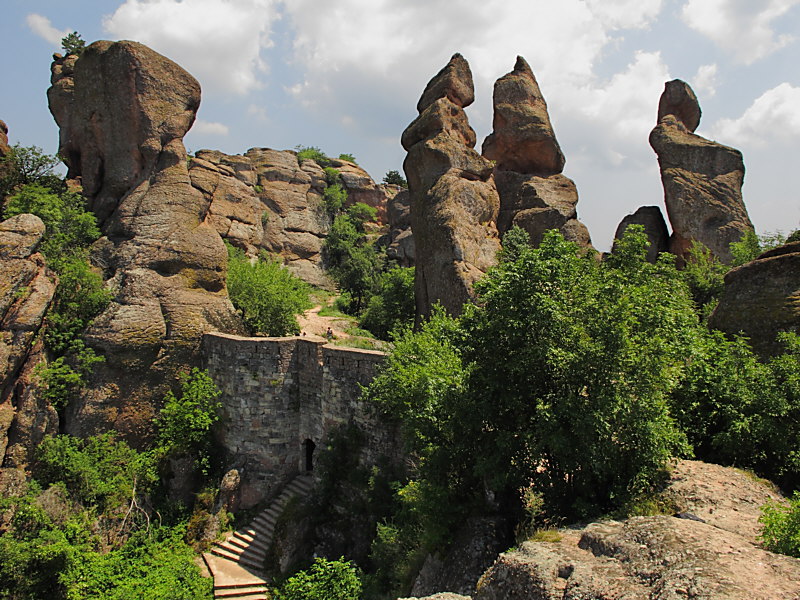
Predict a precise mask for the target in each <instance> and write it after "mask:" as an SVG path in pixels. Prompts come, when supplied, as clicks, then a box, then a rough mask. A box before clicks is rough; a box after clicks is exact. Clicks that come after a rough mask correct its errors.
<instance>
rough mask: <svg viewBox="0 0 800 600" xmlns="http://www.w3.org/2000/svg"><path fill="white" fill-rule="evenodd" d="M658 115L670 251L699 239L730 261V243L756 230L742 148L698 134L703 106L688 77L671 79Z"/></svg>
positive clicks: (655, 139) (656, 135)
mask: <svg viewBox="0 0 800 600" xmlns="http://www.w3.org/2000/svg"><path fill="white" fill-rule="evenodd" d="M658 114H659V118H658V124H657V125H656V127H655V128H654V129H653V131H652V132H651V133H650V145H651V146H652V147H653V150H655V152H656V154H657V155H658V164H659V167H660V168H661V182H662V184H663V186H664V202H665V203H666V206H667V214H668V215H669V220H670V223H671V225H672V239H671V242H670V250H671V251H672V252H673V253H675V254H676V255H677V256H679V257H681V258H683V257H685V256H686V254H687V252H688V250H689V248H690V247H691V244H692V241H698V242H701V243H702V244H704V245H705V246H707V247H708V248H709V249H710V250H711V251H712V252H713V253H714V254H715V255H716V256H717V257H719V259H720V260H721V261H722V262H724V263H729V262H730V261H731V258H732V257H731V252H730V244H731V243H732V242H738V241H739V240H741V238H742V236H743V235H744V234H745V233H746V232H747V231H752V230H753V225H752V223H751V222H750V217H749V216H748V215H747V209H746V208H745V206H744V201H743V199H742V182H743V181H744V162H743V160H742V153H741V152H739V151H738V150H736V149H734V148H729V147H728V146H723V145H722V144H718V143H716V142H711V141H709V140H707V139H705V138H702V137H700V136H698V135H696V134H694V133H692V132H693V131H694V130H695V128H696V127H697V124H698V123H699V120H700V106H699V104H698V103H697V99H696V98H695V96H694V92H692V90H691V88H690V87H689V86H688V85H687V84H686V83H684V82H683V81H680V80H675V81H670V82H668V83H667V84H666V86H665V90H664V93H663V94H662V95H661V101H660V102H659V112H658Z"/></svg>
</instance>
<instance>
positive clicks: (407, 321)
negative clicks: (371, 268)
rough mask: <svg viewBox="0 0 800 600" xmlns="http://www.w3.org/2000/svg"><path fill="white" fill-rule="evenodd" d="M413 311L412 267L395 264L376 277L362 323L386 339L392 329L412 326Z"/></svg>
mask: <svg viewBox="0 0 800 600" xmlns="http://www.w3.org/2000/svg"><path fill="white" fill-rule="evenodd" d="M414 311H415V302H414V267H410V268H403V267H395V268H393V269H391V270H389V271H386V272H384V273H381V275H380V276H379V278H378V283H377V286H376V290H375V293H374V294H373V295H372V296H371V297H370V299H369V302H368V303H367V309H366V310H365V311H364V314H363V315H362V316H361V326H362V327H363V328H364V329H367V330H369V331H371V332H372V333H373V334H375V335H376V336H377V337H379V338H380V339H382V340H385V339H388V337H389V333H390V332H391V331H393V330H395V329H397V328H399V327H402V326H406V325H411V324H412V323H413V322H414Z"/></svg>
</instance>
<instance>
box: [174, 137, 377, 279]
mask: <svg viewBox="0 0 800 600" xmlns="http://www.w3.org/2000/svg"><path fill="white" fill-rule="evenodd" d="M337 162H338V163H341V164H342V165H346V166H347V168H346V170H347V172H348V180H349V181H350V184H351V185H352V186H353V189H354V190H360V193H361V195H360V196H359V197H360V198H361V200H359V201H365V202H370V203H373V204H383V205H384V206H385V197H383V196H382V197H383V198H384V200H383V201H382V202H381V201H380V200H378V199H377V195H378V194H380V188H379V186H376V185H375V184H374V183H372V179H369V175H367V174H366V172H364V171H363V170H361V169H360V168H359V167H357V166H356V165H353V164H352V163H349V162H345V161H337ZM189 174H190V175H191V178H192V185H194V186H195V187H196V188H198V189H200V190H202V191H203V194H204V195H205V196H206V198H207V199H209V200H210V202H211V205H210V208H209V216H210V219H211V223H212V224H213V225H214V226H215V227H216V229H217V231H218V232H219V234H220V235H221V236H222V237H223V238H225V239H227V240H228V241H230V242H231V243H232V244H233V245H235V246H238V247H240V248H243V249H244V250H245V252H247V254H248V255H249V256H255V255H257V254H258V252H259V251H260V250H262V249H263V250H266V251H267V252H270V253H272V254H276V255H278V256H280V258H281V259H282V260H283V262H284V263H285V264H286V266H287V268H288V269H289V270H290V271H291V272H292V273H294V274H295V275H297V276H298V277H300V278H301V279H304V280H305V281H307V282H308V283H311V284H312V285H316V286H318V287H322V288H325V289H332V288H333V282H332V281H331V280H330V278H329V277H328V276H327V275H326V274H325V272H324V270H323V267H322V254H321V250H322V243H323V241H324V239H325V236H326V235H327V233H328V231H329V229H330V217H329V216H328V215H327V213H326V212H325V209H324V206H323V203H322V193H323V192H324V190H325V186H326V183H325V173H324V172H323V170H322V168H321V167H320V166H319V165H318V164H317V163H315V162H314V161H313V160H304V161H302V164H299V163H298V160H297V155H296V153H295V152H292V151H290V150H284V151H279V150H272V149H270V148H251V149H250V150H248V151H247V152H246V153H245V154H243V155H227V154H224V153H222V152H219V151H216V150H201V151H199V152H197V153H196V156H195V157H194V158H192V159H191V164H190V169H189ZM209 176H210V177H214V178H216V179H217V181H218V183H217V184H216V187H215V188H214V189H217V190H219V192H217V193H213V192H212V191H211V186H209V182H208V179H209ZM370 184H371V187H370ZM376 191H377V194H376V193H373V192H376ZM354 193H355V192H354ZM384 211H385V208H384Z"/></svg>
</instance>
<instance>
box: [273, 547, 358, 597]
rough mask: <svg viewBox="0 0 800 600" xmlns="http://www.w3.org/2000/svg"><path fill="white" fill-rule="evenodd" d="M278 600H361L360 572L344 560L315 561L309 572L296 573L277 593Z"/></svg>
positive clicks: (320, 559) (322, 559) (319, 559)
mask: <svg viewBox="0 0 800 600" xmlns="http://www.w3.org/2000/svg"><path fill="white" fill-rule="evenodd" d="M277 598H278V600H359V599H360V598H361V578H360V573H359V570H358V569H357V568H356V567H355V566H354V565H353V564H352V563H350V562H349V561H346V560H344V557H342V558H340V559H339V560H327V559H325V558H316V559H314V564H313V565H311V568H310V569H308V570H306V571H300V572H298V573H295V574H294V575H293V576H292V577H290V578H289V579H287V580H286V583H284V584H283V585H282V586H281V589H280V591H279V592H278V593H277Z"/></svg>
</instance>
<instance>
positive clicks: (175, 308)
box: [48, 41, 239, 441]
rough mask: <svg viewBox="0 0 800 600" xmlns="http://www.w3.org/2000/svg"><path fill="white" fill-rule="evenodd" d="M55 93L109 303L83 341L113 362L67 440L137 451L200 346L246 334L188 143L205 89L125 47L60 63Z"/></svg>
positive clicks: (146, 53)
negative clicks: (116, 441) (112, 438)
mask: <svg viewBox="0 0 800 600" xmlns="http://www.w3.org/2000/svg"><path fill="white" fill-rule="evenodd" d="M51 82H52V86H51V88H50V89H49V90H48V99H49V104H50V110H51V112H52V113H53V116H54V117H55V119H56V122H57V123H58V125H59V128H60V132H59V152H60V154H61V155H62V156H63V157H64V161H65V162H66V164H67V167H68V169H69V171H68V177H69V178H70V179H79V180H80V182H81V184H82V186H83V192H84V194H85V196H86V197H87V198H88V200H89V203H90V206H91V208H92V210H93V211H94V212H95V214H96V215H97V217H98V221H99V224H100V227H101V231H102V233H103V237H102V238H101V239H100V240H99V241H98V242H97V243H96V244H95V247H94V249H93V260H94V261H95V263H96V264H98V265H100V266H101V267H102V268H103V271H104V277H105V279H106V280H107V281H106V286H107V288H108V289H110V290H111V291H112V292H113V294H114V297H113V300H112V302H111V304H110V306H109V307H108V308H107V309H106V310H105V312H103V313H102V314H101V315H100V316H99V317H98V318H97V319H95V321H94V323H93V325H92V326H91V327H90V329H89V330H88V331H87V332H86V335H85V339H86V341H87V342H88V343H89V345H90V346H92V347H93V348H95V349H96V350H98V351H99V352H100V353H101V354H103V355H104V356H105V357H106V362H105V363H104V364H102V365H100V366H99V367H98V368H97V369H96V370H95V374H94V375H93V377H92V380H91V381H90V385H89V386H88V389H87V390H86V391H85V393H84V394H83V396H82V398H81V400H80V401H78V402H77V403H76V404H75V405H74V406H70V408H69V409H68V411H67V414H66V430H67V432H69V433H73V434H77V435H83V434H88V433H92V432H96V431H98V430H102V429H106V428H114V429H116V430H118V431H120V432H121V433H122V434H123V435H125V436H126V437H127V438H128V439H129V440H132V441H135V440H137V439H138V438H139V437H140V436H144V435H147V433H148V432H149V430H150V426H151V425H150V423H151V420H152V417H153V415H154V411H155V410H156V406H157V405H158V401H159V400H160V398H161V397H162V396H163V393H164V391H165V389H166V388H167V387H168V386H169V385H170V383H171V382H172V381H173V377H174V374H175V371H176V369H178V368H181V367H185V366H186V365H187V364H190V363H192V362H193V361H194V360H196V356H197V355H196V352H197V348H198V345H199V341H200V337H201V335H202V334H203V333H204V332H206V331H212V330H227V331H238V330H239V324H238V318H237V317H236V315H235V313H234V310H233V307H232V306H231V304H230V301H229V300H228V297H227V292H226V286H225V276H226V269H227V254H226V251H225V247H224V245H223V243H222V239H221V238H220V236H219V234H218V233H217V231H216V230H215V229H214V227H213V226H212V225H211V223H210V222H209V216H208V209H209V202H208V200H207V199H206V198H205V197H204V196H203V194H202V193H200V192H199V191H198V190H196V189H195V188H193V187H192V186H191V183H190V178H189V172H188V169H187V156H186V150H185V148H184V146H183V142H182V139H183V136H184V134H185V133H186V132H187V131H188V129H189V127H191V125H192V123H193V122H194V119H195V115H196V112H197V108H198V106H199V104H200V86H199V84H198V83H197V81H196V80H195V79H194V78H193V77H192V76H191V75H189V74H188V73H187V72H186V71H184V70H183V69H182V68H181V67H179V66H178V65H176V64H175V63H173V62H172V61H170V60H168V59H166V58H164V57H163V56H161V55H159V54H157V53H156V52H154V51H152V50H150V49H149V48H147V47H146V46H143V45H141V44H138V43H136V42H127V41H123V42H108V41H101V42H95V43H94V44H91V45H90V46H88V47H87V48H86V50H85V51H84V53H83V54H82V55H81V57H80V58H79V59H76V58H75V57H74V56H68V57H66V58H57V59H56V60H55V61H54V63H53V65H52V78H51Z"/></svg>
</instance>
